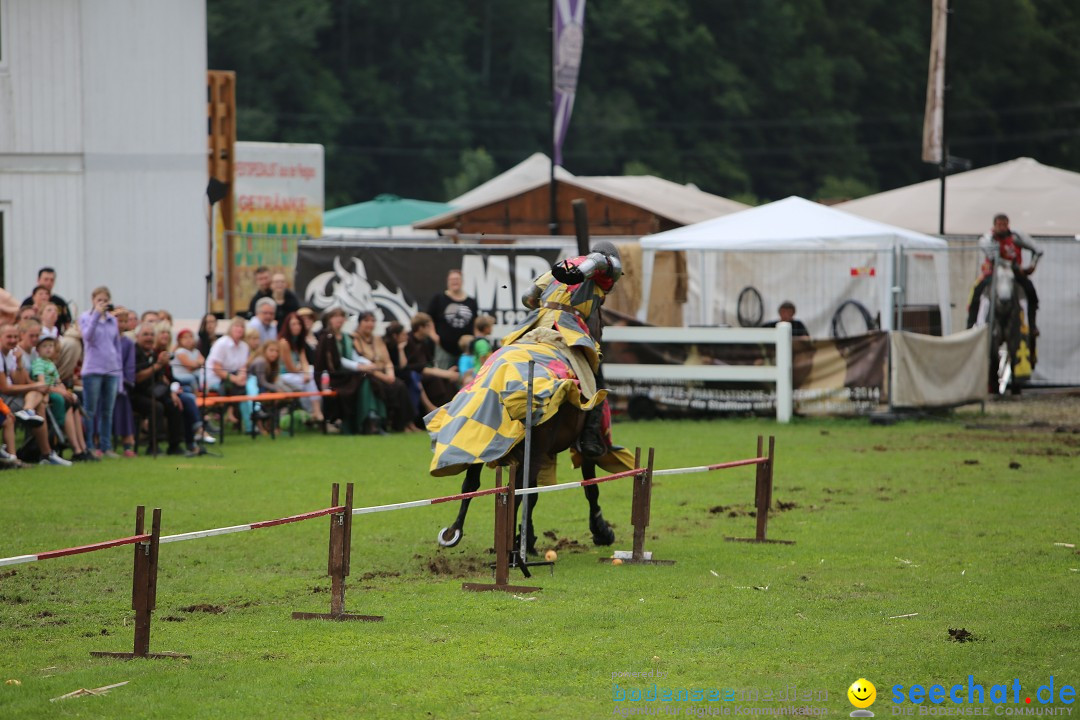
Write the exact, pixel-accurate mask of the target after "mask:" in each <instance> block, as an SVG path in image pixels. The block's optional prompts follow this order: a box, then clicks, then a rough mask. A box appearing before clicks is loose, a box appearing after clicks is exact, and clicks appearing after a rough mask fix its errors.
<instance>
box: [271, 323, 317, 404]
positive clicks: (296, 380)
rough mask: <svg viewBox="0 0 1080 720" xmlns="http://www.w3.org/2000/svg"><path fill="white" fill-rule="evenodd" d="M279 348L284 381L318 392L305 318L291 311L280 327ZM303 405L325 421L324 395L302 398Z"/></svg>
mask: <svg viewBox="0 0 1080 720" xmlns="http://www.w3.org/2000/svg"><path fill="white" fill-rule="evenodd" d="M278 327H279V328H280V332H279V333H278V349H279V351H280V354H281V361H282V364H283V365H284V368H283V372H282V375H281V381H282V382H283V383H285V385H287V386H289V388H291V389H292V390H293V391H294V392H317V391H318V389H319V388H318V387H317V386H316V385H315V370H314V369H313V368H312V367H311V363H309V362H308V358H307V352H306V351H307V342H306V336H307V335H308V334H309V333H308V331H307V328H306V327H305V326H304V321H303V320H301V319H300V317H299V316H298V315H297V314H296V313H290V314H289V315H288V316H287V317H286V318H285V319H284V320H283V321H282V322H281V324H280V325H279V326H278ZM300 406H301V407H303V408H304V410H306V411H308V412H309V413H311V418H312V419H313V420H314V421H315V422H317V423H321V422H322V421H323V412H322V398H321V397H319V396H313V397H305V398H300Z"/></svg>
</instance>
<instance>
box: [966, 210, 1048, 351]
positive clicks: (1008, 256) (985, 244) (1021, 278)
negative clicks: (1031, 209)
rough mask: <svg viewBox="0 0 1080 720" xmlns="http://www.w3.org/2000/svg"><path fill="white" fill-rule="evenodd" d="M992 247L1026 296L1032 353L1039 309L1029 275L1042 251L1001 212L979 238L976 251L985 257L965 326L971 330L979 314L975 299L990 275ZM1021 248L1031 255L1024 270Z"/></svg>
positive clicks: (992, 255) (992, 257) (992, 258)
mask: <svg viewBox="0 0 1080 720" xmlns="http://www.w3.org/2000/svg"><path fill="white" fill-rule="evenodd" d="M995 246H996V247H997V251H998V254H999V255H1000V256H1001V257H1002V258H1004V259H1005V260H1008V261H1009V262H1010V263H1011V264H1012V268H1013V275H1014V276H1015V277H1016V282H1017V283H1019V284H1020V287H1022V288H1023V289H1024V295H1025V296H1026V297H1027V301H1028V327H1029V333H1028V334H1029V336H1030V338H1031V350H1032V352H1034V351H1035V336H1036V335H1038V334H1039V331H1038V329H1037V328H1036V325H1035V313H1036V312H1037V311H1038V309H1039V296H1038V295H1037V294H1036V293H1035V285H1034V284H1032V282H1031V278H1030V277H1029V276H1030V275H1031V273H1033V272H1035V260H1036V259H1038V258H1039V256H1040V255H1042V250H1040V249H1039V248H1038V246H1037V245H1035V243H1034V242H1032V240H1031V238H1030V237H1028V236H1027V235H1025V234H1023V233H1020V232H1017V231H1016V230H1012V229H1010V228H1009V216H1008V215H1006V214H1004V213H998V214H997V215H995V216H994V229H993V231H992V232H988V233H986V234H985V235H983V236H982V237H981V238H979V249H980V250H982V251H983V253H984V254H985V255H986V260H985V261H983V266H982V279H981V280H979V282H978V284H977V285H975V289H974V290H973V291H972V293H971V303H970V304H969V305H968V322H967V326H968V327H971V326H973V325H974V324H975V320H976V316H977V315H978V314H979V298H980V297H981V295H982V293H983V292H984V291H985V290H986V287H987V286H988V285H989V283H990V277H991V275H992V274H993V272H994V248H995ZM1025 249H1026V250H1028V251H1029V252H1030V253H1031V259H1032V262H1031V265H1030V266H1029V267H1027V268H1024V267H1023V262H1022V258H1021V252H1022V251H1023V250H1025Z"/></svg>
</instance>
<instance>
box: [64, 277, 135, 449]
mask: <svg viewBox="0 0 1080 720" xmlns="http://www.w3.org/2000/svg"><path fill="white" fill-rule="evenodd" d="M111 300H112V294H111V293H110V292H109V288H107V287H104V286H102V287H98V288H94V291H93V292H92V293H90V301H91V305H92V307H91V309H89V310H87V311H86V312H84V313H83V314H82V315H80V316H79V330H80V331H81V332H82V339H83V365H82V382H83V406H84V407H85V408H86V417H87V419H88V420H89V421H90V433H89V435H88V437H87V441H88V444H89V445H90V449H91V452H93V453H94V455H95V456H96V457H119V456H118V455H117V454H116V453H114V452H113V450H112V429H113V419H112V416H113V407H114V405H115V404H116V394H117V389H118V386H119V384H120V378H121V375H122V374H123V365H122V361H121V351H120V324H119V322H118V321H117V319H116V318H115V317H113V316H112V314H110V313H109V312H108V311H107V310H106V307H107V306H108V305H109V303H110V301H111ZM61 376H63V373H61Z"/></svg>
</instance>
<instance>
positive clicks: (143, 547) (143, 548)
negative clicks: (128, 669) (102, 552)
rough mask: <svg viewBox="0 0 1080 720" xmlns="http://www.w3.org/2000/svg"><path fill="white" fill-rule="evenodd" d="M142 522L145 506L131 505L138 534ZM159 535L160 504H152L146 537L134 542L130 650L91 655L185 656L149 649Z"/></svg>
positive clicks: (155, 587)
mask: <svg viewBox="0 0 1080 720" xmlns="http://www.w3.org/2000/svg"><path fill="white" fill-rule="evenodd" d="M145 525H146V508H145V507H144V506H143V505H139V506H138V507H137V508H136V509H135V534H136V535H142V534H143V529H144V527H145ZM160 539H161V508H154V519H153V525H152V529H151V531H150V538H149V539H148V540H144V541H142V542H138V543H135V546H134V547H135V564H134V569H133V570H132V573H131V577H132V579H131V608H132V610H134V611H135V646H134V648H133V652H129V653H126V652H104V651H98V650H95V651H92V652H91V653H90V654H91V655H93V656H94V657H108V658H116V659H119V660H131V659H134V658H148V659H163V658H189V657H191V656H190V655H182V654H180V653H172V652H164V653H152V652H150V614H151V613H152V612H153V611H154V607H155V606H156V604H157V569H158V541H159V540H160Z"/></svg>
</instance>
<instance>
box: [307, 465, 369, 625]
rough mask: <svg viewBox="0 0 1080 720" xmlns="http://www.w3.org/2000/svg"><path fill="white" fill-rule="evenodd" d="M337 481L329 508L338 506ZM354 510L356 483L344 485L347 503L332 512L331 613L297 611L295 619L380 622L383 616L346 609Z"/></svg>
mask: <svg viewBox="0 0 1080 720" xmlns="http://www.w3.org/2000/svg"><path fill="white" fill-rule="evenodd" d="M338 490H339V487H338V484H337V483H334V484H333V486H332V488H331V490H330V507H332V508H336V507H338ZM352 509H353V484H352V483H348V484H347V485H346V486H345V506H344V507H343V508H342V510H341V512H336V513H333V514H332V515H330V553H329V558H328V560H327V564H326V572H327V574H328V575H329V576H330V612H329V613H307V612H294V613H293V614H292V619H293V620H335V621H345V620H360V621H363V622H381V621H382V619H383V616H382V615H353V614H351V613H347V612H345V577H346V576H347V575H348V574H349V564H350V559H351V556H352Z"/></svg>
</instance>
